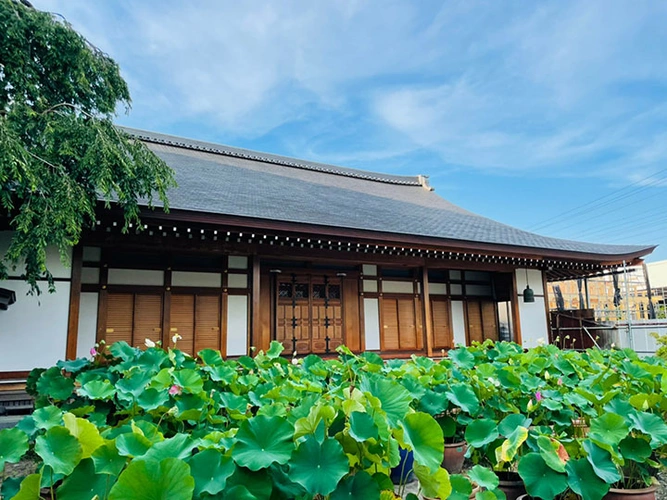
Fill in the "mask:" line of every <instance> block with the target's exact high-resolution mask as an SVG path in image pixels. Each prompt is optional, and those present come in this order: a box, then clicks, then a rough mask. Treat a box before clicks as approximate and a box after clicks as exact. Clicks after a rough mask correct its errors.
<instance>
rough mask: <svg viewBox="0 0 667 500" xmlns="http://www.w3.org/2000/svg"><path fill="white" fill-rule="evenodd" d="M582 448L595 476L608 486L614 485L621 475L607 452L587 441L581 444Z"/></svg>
mask: <svg viewBox="0 0 667 500" xmlns="http://www.w3.org/2000/svg"><path fill="white" fill-rule="evenodd" d="M626 439H627V438H626ZM621 442H623V441H621ZM582 447H583V448H584V450H585V451H586V459H587V460H588V461H589V462H590V464H591V467H592V468H593V470H594V471H595V474H596V475H597V476H598V477H599V478H600V479H602V480H603V481H605V482H606V483H609V484H614V483H615V482H616V481H620V480H621V474H619V472H618V469H617V468H616V465H615V464H614V462H613V461H612V459H611V454H610V453H609V452H608V451H606V450H603V449H602V448H600V447H599V446H597V445H596V444H595V443H593V442H592V441H589V440H588V439H586V440H584V441H583V442H582Z"/></svg>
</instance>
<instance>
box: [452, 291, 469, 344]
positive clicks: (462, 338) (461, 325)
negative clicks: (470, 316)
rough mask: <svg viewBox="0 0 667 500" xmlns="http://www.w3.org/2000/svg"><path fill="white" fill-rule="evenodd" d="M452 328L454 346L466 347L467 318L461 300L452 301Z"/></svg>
mask: <svg viewBox="0 0 667 500" xmlns="http://www.w3.org/2000/svg"><path fill="white" fill-rule="evenodd" d="M452 328H453V330H454V345H466V317H465V314H464V312H463V302H462V301H460V300H452Z"/></svg>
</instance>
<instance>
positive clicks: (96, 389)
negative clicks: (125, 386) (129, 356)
mask: <svg viewBox="0 0 667 500" xmlns="http://www.w3.org/2000/svg"><path fill="white" fill-rule="evenodd" d="M78 393H79V395H81V396H84V397H87V398H90V399H100V400H102V401H107V400H109V399H111V398H113V396H114V394H116V388H115V387H114V386H113V385H112V384H111V382H109V381H108V380H91V381H90V382H86V383H85V384H83V385H82V386H81V387H79V390H78Z"/></svg>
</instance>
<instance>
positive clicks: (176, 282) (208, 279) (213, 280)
mask: <svg viewBox="0 0 667 500" xmlns="http://www.w3.org/2000/svg"><path fill="white" fill-rule="evenodd" d="M171 285H172V286H204V287H213V288H220V287H221V286H222V275H221V274H220V273H202V272H192V271H173V272H172V273H171Z"/></svg>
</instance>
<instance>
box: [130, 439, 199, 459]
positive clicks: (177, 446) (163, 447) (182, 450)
mask: <svg viewBox="0 0 667 500" xmlns="http://www.w3.org/2000/svg"><path fill="white" fill-rule="evenodd" d="M195 446H196V443H195V442H194V440H193V439H192V438H191V437H190V436H189V435H188V434H176V435H175V436H174V437H172V438H169V439H165V440H164V441H160V442H158V443H155V444H154V445H153V446H151V447H150V448H149V449H148V451H147V452H146V454H145V455H144V456H143V457H142V458H143V459H151V460H155V461H157V462H161V461H162V460H164V459H165V458H169V457H172V458H180V459H185V458H188V457H189V456H190V455H192V450H193V448H194V447H195Z"/></svg>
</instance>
